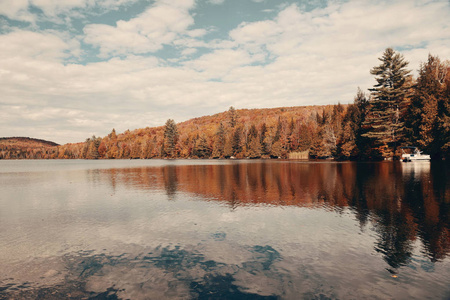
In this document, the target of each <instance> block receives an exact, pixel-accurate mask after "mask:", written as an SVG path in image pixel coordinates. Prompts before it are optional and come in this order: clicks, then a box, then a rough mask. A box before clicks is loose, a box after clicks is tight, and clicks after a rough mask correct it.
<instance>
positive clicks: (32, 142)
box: [0, 137, 58, 159]
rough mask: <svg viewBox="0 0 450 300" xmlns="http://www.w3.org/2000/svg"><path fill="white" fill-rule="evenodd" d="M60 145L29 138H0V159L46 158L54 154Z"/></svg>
mask: <svg viewBox="0 0 450 300" xmlns="http://www.w3.org/2000/svg"><path fill="white" fill-rule="evenodd" d="M56 146H58V144H56V143H54V142H50V141H45V140H39V139H33V138H29V137H3V138H0V158H5V159H15V158H44V157H46V156H48V155H49V153H52V152H53V151H54V149H55V147H56Z"/></svg>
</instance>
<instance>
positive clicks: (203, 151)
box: [194, 135, 211, 158]
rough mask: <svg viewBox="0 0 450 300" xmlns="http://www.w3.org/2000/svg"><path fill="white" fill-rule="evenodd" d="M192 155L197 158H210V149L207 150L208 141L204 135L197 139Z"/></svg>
mask: <svg viewBox="0 0 450 300" xmlns="http://www.w3.org/2000/svg"><path fill="white" fill-rule="evenodd" d="M194 155H195V156H197V157H199V158H208V157H210V156H211V149H210V148H209V146H208V141H207V140H206V137H205V136H204V135H202V136H200V138H198V139H197V142H196V145H195V149H194Z"/></svg>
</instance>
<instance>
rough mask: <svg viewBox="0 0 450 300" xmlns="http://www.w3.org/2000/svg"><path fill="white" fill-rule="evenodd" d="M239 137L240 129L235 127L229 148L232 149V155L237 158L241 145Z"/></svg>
mask: <svg viewBox="0 0 450 300" xmlns="http://www.w3.org/2000/svg"><path fill="white" fill-rule="evenodd" d="M241 135H242V129H241V128H240V127H237V128H236V129H235V130H234V133H233V137H232V140H231V147H232V149H233V155H234V156H237V155H238V154H240V153H241V152H242V145H241Z"/></svg>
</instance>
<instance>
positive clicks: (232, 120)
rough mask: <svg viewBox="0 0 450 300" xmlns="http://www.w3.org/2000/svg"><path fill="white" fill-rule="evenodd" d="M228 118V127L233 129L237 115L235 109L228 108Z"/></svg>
mask: <svg viewBox="0 0 450 300" xmlns="http://www.w3.org/2000/svg"><path fill="white" fill-rule="evenodd" d="M228 116H229V118H230V127H231V128H234V127H235V126H236V122H237V113H236V109H235V108H234V107H233V106H230V109H229V110H228Z"/></svg>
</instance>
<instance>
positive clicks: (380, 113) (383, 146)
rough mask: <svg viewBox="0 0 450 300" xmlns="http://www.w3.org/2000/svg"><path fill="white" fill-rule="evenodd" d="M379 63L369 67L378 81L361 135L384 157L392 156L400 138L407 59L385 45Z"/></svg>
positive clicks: (404, 103) (372, 90) (402, 131)
mask: <svg viewBox="0 0 450 300" xmlns="http://www.w3.org/2000/svg"><path fill="white" fill-rule="evenodd" d="M379 60H380V61H381V64H380V65H379V66H376V67H374V68H373V69H372V70H370V73H371V74H372V75H375V80H376V81H377V84H376V85H374V87H373V88H372V89H370V91H371V92H372V99H371V101H370V106H369V111H368V114H367V116H366V119H365V121H364V123H363V126H364V127H365V129H366V130H367V131H366V132H365V133H364V134H363V136H365V137H367V138H369V139H370V140H371V144H372V147H373V148H374V149H377V150H378V154H379V155H380V156H383V157H388V156H393V155H395V152H396V148H397V146H398V145H399V144H400V143H401V142H402V141H403V136H404V115H405V109H406V107H407V105H406V100H407V99H408V98H407V96H408V90H409V88H410V86H409V85H408V84H407V83H408V76H409V75H408V74H409V73H410V72H411V71H410V70H407V69H406V67H407V66H408V62H407V61H406V60H405V59H404V57H403V55H401V54H400V53H396V52H395V51H394V50H393V49H392V48H387V49H386V50H385V51H384V53H383V56H382V57H381V58H379Z"/></svg>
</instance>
